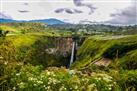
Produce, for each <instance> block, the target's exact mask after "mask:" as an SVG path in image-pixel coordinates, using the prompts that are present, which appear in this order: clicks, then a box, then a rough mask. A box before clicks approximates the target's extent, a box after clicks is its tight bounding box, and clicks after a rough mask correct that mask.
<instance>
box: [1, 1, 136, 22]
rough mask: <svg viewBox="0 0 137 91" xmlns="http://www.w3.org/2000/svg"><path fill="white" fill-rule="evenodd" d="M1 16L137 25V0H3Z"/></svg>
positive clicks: (20, 18)
mask: <svg viewBox="0 0 137 91" xmlns="http://www.w3.org/2000/svg"><path fill="white" fill-rule="evenodd" d="M0 18H6V19H16V20H34V19H48V18H56V19H60V20H62V21H65V22H71V23H80V22H104V23H111V24H137V0H0Z"/></svg>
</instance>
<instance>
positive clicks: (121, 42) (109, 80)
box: [0, 22, 137, 91]
mask: <svg viewBox="0 0 137 91" xmlns="http://www.w3.org/2000/svg"><path fill="white" fill-rule="evenodd" d="M136 84H137V28H136V25H133V26H111V25H89V24H85V25H83V24H82V25H80V24H77V25H76V24H73V25H71V24H64V25H62V24H61V25H60V24H59V25H56V24H55V25H46V24H44V23H40V22H5V23H1V24H0V90H2V91H136V90H137V85H136Z"/></svg>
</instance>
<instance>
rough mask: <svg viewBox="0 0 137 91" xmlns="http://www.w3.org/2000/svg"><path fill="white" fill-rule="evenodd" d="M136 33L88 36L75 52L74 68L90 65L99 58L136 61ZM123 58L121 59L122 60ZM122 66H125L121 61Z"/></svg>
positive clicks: (128, 62) (128, 61)
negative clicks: (130, 34) (121, 35)
mask: <svg viewBox="0 0 137 91" xmlns="http://www.w3.org/2000/svg"><path fill="white" fill-rule="evenodd" d="M136 49H137V35H134V36H127V37H123V38H118V39H117V38H116V39H115V38H110V39H108V38H105V37H98V38H97V37H89V38H88V39H86V40H85V42H84V43H83V45H82V46H81V47H80V48H79V50H78V52H77V58H78V59H77V60H76V62H75V63H74V64H73V67H74V68H75V67H76V68H77V67H78V68H81V67H85V66H90V65H92V62H93V61H96V60H99V59H100V58H109V59H111V60H112V62H114V61H115V60H118V61H119V62H120V63H121V62H123V61H124V62H127V64H130V62H131V64H132V62H133V63H134V62H135V65H136V64H137V63H136ZM122 60H123V61H122ZM122 66H126V64H125V63H123V65H121V67H122Z"/></svg>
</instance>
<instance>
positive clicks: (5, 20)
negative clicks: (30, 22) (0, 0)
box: [0, 18, 16, 22]
mask: <svg viewBox="0 0 137 91" xmlns="http://www.w3.org/2000/svg"><path fill="white" fill-rule="evenodd" d="M0 22H16V20H12V19H3V18H0Z"/></svg>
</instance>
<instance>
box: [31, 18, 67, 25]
mask: <svg viewBox="0 0 137 91" xmlns="http://www.w3.org/2000/svg"><path fill="white" fill-rule="evenodd" d="M30 22H42V23H46V24H48V25H55V24H65V22H63V21H61V20H58V19H54V18H50V19H41V20H31V21H30Z"/></svg>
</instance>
